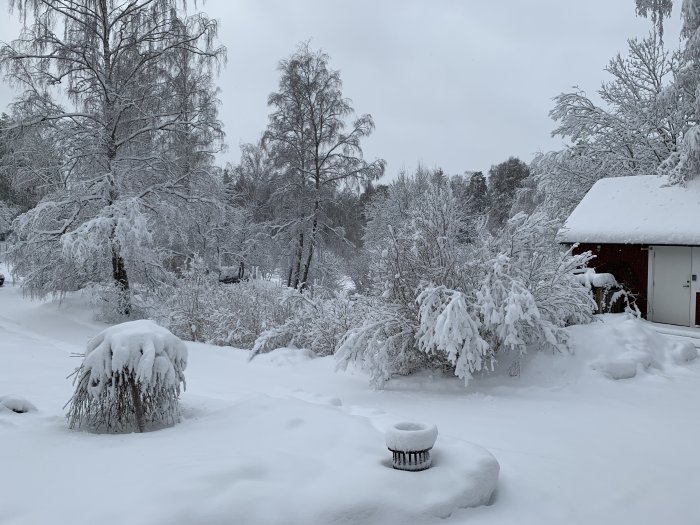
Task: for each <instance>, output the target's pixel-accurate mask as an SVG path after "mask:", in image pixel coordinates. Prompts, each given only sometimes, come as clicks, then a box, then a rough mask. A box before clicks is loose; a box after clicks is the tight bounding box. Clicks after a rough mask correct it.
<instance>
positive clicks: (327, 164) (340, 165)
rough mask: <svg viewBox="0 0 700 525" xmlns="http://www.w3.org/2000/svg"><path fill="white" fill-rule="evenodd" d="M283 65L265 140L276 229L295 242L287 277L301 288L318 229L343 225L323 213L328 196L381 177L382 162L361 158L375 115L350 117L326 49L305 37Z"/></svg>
mask: <svg viewBox="0 0 700 525" xmlns="http://www.w3.org/2000/svg"><path fill="white" fill-rule="evenodd" d="M279 70H280V73H281V76H280V81H279V88H278V91H276V92H274V93H272V94H271V95H270V96H269V98H268V105H269V106H271V107H272V108H273V112H272V113H271V114H270V116H269V124H268V127H267V132H266V134H265V137H264V140H265V142H266V143H267V144H268V145H269V147H270V152H271V156H272V158H273V159H274V160H275V162H276V164H277V166H278V169H279V170H280V172H281V176H280V178H279V183H278V185H277V188H276V192H275V195H273V197H272V198H273V199H277V200H278V201H279V202H280V203H282V205H283V208H284V209H283V211H284V216H283V217H282V218H281V220H280V222H279V225H278V228H277V235H278V236H280V237H282V236H285V238H286V239H288V241H289V244H290V257H289V270H288V274H287V284H288V285H289V286H292V287H294V288H301V289H303V288H305V287H306V286H307V284H308V280H309V276H310V272H311V267H312V264H313V261H314V255H315V251H316V248H317V245H318V243H319V240H320V238H321V236H322V235H324V234H325V235H332V234H334V233H338V232H337V231H335V230H334V229H333V228H332V226H330V225H329V221H327V220H326V217H325V215H324V213H323V208H324V206H323V204H324V201H326V200H327V199H330V198H333V196H334V195H335V191H336V190H337V189H338V188H339V187H342V186H349V185H353V184H358V183H363V182H367V181H371V180H375V179H377V178H379V177H380V176H381V175H382V174H383V172H384V167H385V162H384V161H383V160H381V159H377V160H374V161H372V162H366V161H365V160H364V159H363V157H362V148H361V146H360V142H361V140H362V139H364V138H365V137H367V136H369V135H370V134H371V133H372V131H373V129H374V121H373V120H372V117H371V115H368V114H366V115H361V116H359V117H358V118H356V119H354V120H353V121H351V122H350V123H348V119H350V118H351V117H352V116H353V114H354V109H353V107H352V103H351V101H350V100H349V99H347V98H344V97H343V94H342V81H341V79H340V72H339V71H337V70H334V69H331V68H330V57H329V56H328V55H327V54H326V53H323V52H322V51H314V50H312V49H311V48H310V47H309V45H308V43H303V44H301V45H299V47H298V49H297V50H296V52H294V53H293V54H292V55H291V56H290V57H289V58H287V59H284V60H282V61H281V62H280V64H279Z"/></svg>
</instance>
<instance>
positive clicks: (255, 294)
mask: <svg viewBox="0 0 700 525" xmlns="http://www.w3.org/2000/svg"><path fill="white" fill-rule="evenodd" d="M285 293H286V292H285V289H284V288H282V287H280V286H279V285H276V284H275V283H273V282H270V281H264V280H251V281H241V282H239V283H236V284H222V283H220V282H219V279H218V275H217V274H216V273H214V272H210V271H208V270H207V268H206V265H205V264H204V263H203V261H202V260H201V259H198V258H195V260H194V261H193V262H192V263H191V264H190V265H189V266H188V268H187V269H186V270H185V271H184V272H183V273H182V275H181V276H180V277H179V278H177V279H175V280H174V282H172V283H169V284H167V285H163V286H161V287H160V289H159V290H158V291H157V293H156V294H154V295H153V296H151V297H150V298H149V300H148V303H149V304H148V306H147V308H146V309H147V311H148V312H149V317H152V318H154V319H156V320H157V321H158V322H159V323H161V324H162V325H163V326H166V327H167V328H168V329H169V330H171V331H172V332H173V333H174V334H175V335H177V336H178V337H181V338H183V339H186V340H190V341H198V342H206V343H212V344H217V345H233V346H238V347H242V348H250V347H252V346H253V343H254V342H255V340H256V339H257V337H258V336H259V335H260V334H261V333H262V332H264V331H265V330H268V329H270V328H273V327H276V326H280V325H283V324H284V323H285V322H286V321H287V319H288V318H289V316H290V312H289V307H288V306H287V305H286V304H285V303H284V300H283V299H284V295H285Z"/></svg>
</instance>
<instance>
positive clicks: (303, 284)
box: [300, 217, 318, 290]
mask: <svg viewBox="0 0 700 525" xmlns="http://www.w3.org/2000/svg"><path fill="white" fill-rule="evenodd" d="M317 227H318V221H317V220H316V218H315V217H314V222H313V226H312V227H311V241H310V242H309V255H308V257H307V258H306V264H305V265H304V278H303V279H302V281H301V287H300V289H301V290H305V289H306V287H307V282H308V279H309V268H311V259H312V258H313V255H314V244H315V243H316V229H317Z"/></svg>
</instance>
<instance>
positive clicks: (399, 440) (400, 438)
mask: <svg viewBox="0 0 700 525" xmlns="http://www.w3.org/2000/svg"><path fill="white" fill-rule="evenodd" d="M437 436H438V430H437V427H436V426H435V425H427V424H425V423H414V422H412V421H400V422H399V423H396V424H394V425H391V426H390V427H389V428H388V429H387V431H386V433H385V435H384V437H385V442H386V446H387V448H388V449H389V450H397V451H401V452H420V451H422V450H429V449H431V448H433V445H434V444H435V440H436V439H437Z"/></svg>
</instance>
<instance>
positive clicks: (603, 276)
mask: <svg viewBox="0 0 700 525" xmlns="http://www.w3.org/2000/svg"><path fill="white" fill-rule="evenodd" d="M574 277H575V278H576V280H577V281H578V282H580V283H581V284H582V285H583V286H585V287H586V288H591V287H595V288H612V287H615V286H619V285H618V283H617V280H616V279H615V276H614V275H613V274H611V273H596V271H595V269H594V268H586V270H585V271H583V272H581V273H577V274H576V275H575V276H574Z"/></svg>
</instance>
